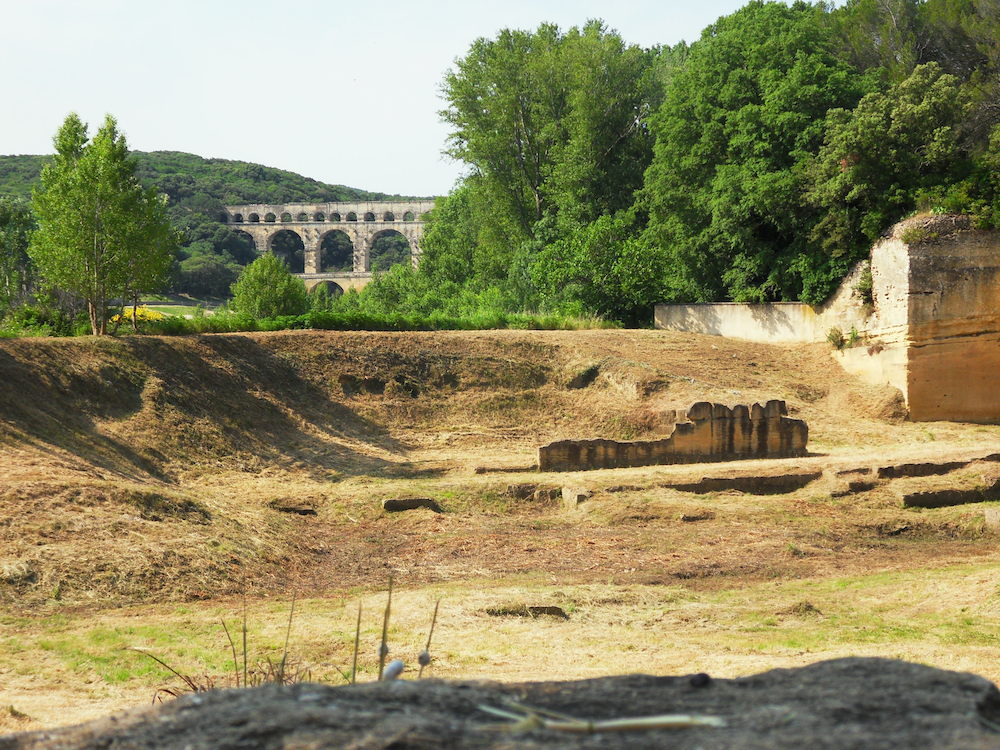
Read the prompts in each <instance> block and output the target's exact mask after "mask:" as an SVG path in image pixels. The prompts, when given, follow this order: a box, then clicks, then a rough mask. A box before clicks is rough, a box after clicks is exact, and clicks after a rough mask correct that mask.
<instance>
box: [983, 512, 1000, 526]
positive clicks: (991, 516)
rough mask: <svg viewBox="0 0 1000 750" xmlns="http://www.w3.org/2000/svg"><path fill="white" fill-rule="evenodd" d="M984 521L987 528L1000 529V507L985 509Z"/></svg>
mask: <svg viewBox="0 0 1000 750" xmlns="http://www.w3.org/2000/svg"><path fill="white" fill-rule="evenodd" d="M983 521H984V522H985V524H986V528H988V529H991V530H993V531H1000V507H994V508H987V509H986V510H984V511H983Z"/></svg>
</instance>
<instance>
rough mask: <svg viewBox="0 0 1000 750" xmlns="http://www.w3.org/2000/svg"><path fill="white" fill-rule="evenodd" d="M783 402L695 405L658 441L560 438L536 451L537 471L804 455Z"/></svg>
mask: <svg viewBox="0 0 1000 750" xmlns="http://www.w3.org/2000/svg"><path fill="white" fill-rule="evenodd" d="M787 413H788V412H787V409H786V407H785V402H784V401H768V402H767V403H766V404H765V405H763V406H761V405H760V404H753V405H752V406H749V407H748V406H744V405H742V404H740V405H738V406H735V407H733V408H731V409H730V408H729V407H728V406H724V405H722V404H710V403H707V402H699V403H696V404H694V405H693V406H692V407H691V408H690V409H688V410H687V419H688V421H682V422H677V423H676V424H675V425H674V431H673V433H672V434H671V435H670V436H669V437H667V438H663V439H662V440H637V441H630V442H619V441H616V440H604V439H598V440H558V441H556V442H554V443H549V444H548V445H543V446H541V447H540V448H539V449H538V468H539V469H540V470H541V471H579V470H588V469H614V468H620V467H625V466H652V465H657V464H676V463H694V462H700V461H730V460H736V459H747V458H779V457H788V456H803V455H805V454H806V442H807V441H808V438H809V430H808V427H807V426H806V423H805V422H803V421H802V420H800V419H789V418H788V417H787V416H785V415H786V414H787Z"/></svg>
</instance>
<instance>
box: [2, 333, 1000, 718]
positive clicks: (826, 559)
mask: <svg viewBox="0 0 1000 750" xmlns="http://www.w3.org/2000/svg"><path fill="white" fill-rule="evenodd" d="M594 367H596V368H597V373H598V374H597V376H596V378H595V379H594V381H593V382H592V383H591V384H590V385H589V386H587V387H585V388H572V387H569V385H571V384H572V380H573V378H574V377H575V376H576V375H578V374H579V373H580V372H581V371H583V370H586V369H590V368H594ZM0 379H2V380H3V382H5V383H6V384H8V387H7V388H5V389H4V390H3V391H2V392H0V573H2V575H0V708H2V707H3V706H7V705H13V706H14V709H15V713H10V712H9V711H8V712H6V713H3V712H0V727H5V728H8V729H17V728H25V727H26V726H27V725H28V724H29V722H30V723H31V725H32V726H38V725H52V724H55V723H65V722H67V721H71V720H74V721H75V720H82V719H84V718H89V717H92V716H96V715H98V714H101V713H104V712H106V711H108V710H110V709H113V708H118V707H124V706H126V705H131V704H133V703H136V702H145V701H147V700H149V699H150V698H151V697H152V693H153V691H154V690H155V689H156V687H157V686H159V685H161V684H163V683H164V681H165V680H166V675H164V674H163V673H162V672H161V671H159V670H158V669H157V668H156V665H155V664H152V663H151V662H149V660H145V659H142V658H141V657H138V655H136V654H131V652H128V653H130V654H131V655H130V656H125V655H124V654H125V653H126V652H122V651H121V647H122V646H123V645H138V646H146V647H149V648H152V649H154V650H155V651H156V652H157V653H158V655H161V656H163V657H164V658H168V661H170V662H171V663H175V662H176V663H177V665H178V666H179V667H181V668H183V669H184V670H186V671H190V672H192V673H197V674H201V673H202V672H205V673H207V674H209V675H211V676H212V677H213V678H215V679H216V680H219V681H222V682H224V681H225V680H226V679H228V677H227V675H228V674H229V671H230V667H229V664H228V660H229V656H228V645H227V644H226V642H225V640H224V635H223V634H222V631H221V629H220V627H219V626H218V624H217V621H218V617H219V616H226V617H227V618H228V619H229V622H230V624H232V623H233V622H235V620H236V619H237V616H236V612H237V610H238V609H239V604H238V602H239V593H240V592H241V591H242V590H244V589H246V590H248V591H249V592H250V599H251V617H250V620H251V624H252V625H253V627H254V628H255V632H254V635H253V638H254V642H255V644H257V645H259V647H260V648H261V649H263V650H265V651H268V650H273V649H274V648H277V647H278V646H279V645H280V642H281V640H282V638H283V633H284V630H283V628H284V624H285V619H284V618H285V615H286V614H287V606H288V601H289V599H290V592H291V591H292V590H293V589H294V590H296V591H298V592H299V594H300V596H302V597H304V601H303V602H302V605H301V611H300V614H299V615H297V617H296V621H295V628H294V631H293V643H294V644H295V653H296V654H297V655H298V657H299V658H300V659H302V660H304V661H305V662H306V663H309V664H312V665H314V673H315V676H317V677H322V678H324V679H331V680H334V681H336V680H339V679H340V677H339V676H338V672H337V671H336V667H338V666H339V667H341V668H343V667H345V666H347V665H348V663H349V655H348V651H349V642H350V640H351V639H352V638H353V618H354V617H355V615H356V610H355V609H354V607H355V605H356V602H357V601H358V599H359V598H360V599H361V600H363V603H364V606H365V611H366V612H367V613H368V614H367V615H366V620H365V632H364V638H365V640H366V642H367V644H368V650H367V652H366V654H367V655H366V660H365V661H364V663H363V666H364V668H365V669H366V670H367V671H366V672H365V674H366V675H370V674H371V673H372V670H373V666H372V664H373V660H374V649H375V646H376V645H377V634H376V631H377V629H378V627H379V624H378V621H377V620H378V613H379V611H380V606H381V605H380V601H381V599H380V597H381V596H382V594H381V593H380V590H381V589H382V588H384V585H385V582H386V580H387V578H388V575H389V573H390V572H395V574H396V576H397V580H398V581H399V582H400V584H401V587H402V588H401V591H400V594H399V599H398V606H397V608H396V612H397V615H396V617H395V618H394V624H393V647H394V650H395V653H394V655H400V656H403V657H404V658H406V659H407V661H409V662H411V663H412V662H413V660H414V658H415V656H416V654H417V653H418V651H419V650H420V648H422V643H423V639H424V638H425V637H426V629H427V627H428V625H429V619H430V613H431V610H432V608H433V602H434V600H436V599H437V598H438V597H441V598H442V599H443V600H444V601H443V604H442V609H441V616H440V620H439V623H438V630H437V634H436V636H435V646H434V648H433V649H432V651H433V652H434V654H435V657H436V658H437V661H436V662H435V664H434V666H433V668H432V670H431V674H432V675H433V676H438V677H486V678H491V679H504V680H516V679H569V678H573V677H583V676H594V675H598V674H612V673H620V672H632V671H645V672H659V673H671V672H692V671H708V672H710V673H713V674H718V675H719V676H730V675H736V674H746V673H750V672H754V671H760V670H762V669H766V668H770V667H773V666H787V665H792V664H803V663H808V662H811V661H815V660H818V659H820V658H826V657H830V656H836V655H847V654H879V655H886V656H901V657H904V658H910V659H914V660H918V661H924V662H926V663H930V664H934V665H935V666H940V667H945V668H952V669H969V670H972V671H977V672H979V673H981V674H984V675H986V676H988V677H990V678H992V679H996V678H998V677H1000V674H996V667H995V665H996V663H1000V662H998V661H997V657H998V656H1000V641H998V639H1000V633H998V632H997V626H996V624H995V623H996V622H997V621H998V620H997V618H996V615H997V614H998V613H997V606H998V604H997V603H998V591H997V588H996V584H995V583H993V581H994V580H995V579H996V572H997V571H996V563H995V562H994V555H995V549H996V542H997V536H996V534H995V532H993V531H991V530H989V529H987V528H985V527H984V523H983V506H982V504H975V505H969V506H959V507H954V508H941V509H935V510H916V509H906V508H903V507H902V505H901V502H900V495H901V493H902V492H912V491H916V490H922V489H931V488H944V487H960V486H978V485H981V484H983V483H984V482H986V481H988V480H989V479H991V478H993V477H995V476H996V470H997V467H998V464H996V463H992V462H985V463H982V462H980V463H971V464H969V465H968V466H966V467H964V468H961V469H959V470H957V471H953V472H950V473H948V474H946V475H944V476H930V477H920V478H905V479H896V480H892V481H891V482H883V483H880V484H878V486H876V487H874V488H872V489H870V490H866V491H862V492H858V493H855V494H851V495H847V496H843V497H835V496H834V495H835V494H836V493H837V492H838V491H840V490H842V489H843V487H844V484H845V480H843V479H842V478H838V477H837V476H836V472H837V471H843V470H847V469H856V468H870V467H874V466H883V465H890V464H894V463H904V462H915V461H938V462H940V461H944V460H960V461H969V460H971V459H974V458H977V457H981V456H985V455H987V454H990V453H995V452H998V451H1000V427H998V426H982V425H961V424H950V423H923V424H913V423H908V422H905V421H903V420H901V419H900V412H899V409H900V405H899V402H898V394H895V393H894V392H893V391H891V389H888V388H872V387H868V386H864V385H862V384H860V383H858V382H856V381H854V380H852V379H851V378H849V377H848V376H846V375H845V374H843V373H842V372H840V371H838V370H837V369H836V368H835V365H834V364H833V363H832V361H831V359H830V358H829V355H828V351H827V350H826V349H825V348H824V347H768V346H761V345H751V344H746V343H740V342H733V341H726V340H722V339H716V338H710V337H703V336H681V335H678V334H670V333H663V332H656V331H580V332H570V333H567V332H514V331H502V332H474V333H458V332H454V333H427V334H355V333H320V332H285V333H277V334H259V335H249V336H205V337H191V338H178V339H152V338H147V339H134V340H122V341H96V340H75V341H46V340H35V341H3V342H0ZM379 391H381V392H379ZM770 398H783V399H785V400H787V402H788V404H789V408H790V411H791V412H792V413H793V414H795V415H796V416H800V417H802V418H804V419H806V420H807V421H808V423H809V425H810V430H811V439H810V448H811V450H812V452H813V454H814V455H811V456H809V457H806V458H802V459H788V460H781V461H746V462H738V463H731V464H716V465H698V466H670V467H645V468H640V469H622V470H614V471H595V472H579V473H570V474H565V475H557V474H539V473H536V472H532V471H527V470H524V467H527V466H529V465H530V464H531V463H532V462H533V460H534V451H535V448H536V447H537V445H538V444H539V443H541V442H545V441H548V440H551V439H556V438H560V437H594V436H607V437H616V438H620V439H628V438H642V437H651V436H656V435H659V434H663V432H664V431H665V430H666V429H667V427H666V425H665V424H663V423H662V422H661V421H660V419H659V417H658V415H659V414H660V412H661V411H662V410H663V409H664V408H668V407H674V406H687V405H689V404H690V403H691V402H693V401H696V400H712V401H721V402H724V403H730V404H732V403H737V402H743V403H745V402H752V401H760V400H766V399H770ZM484 466H485V467H493V468H503V467H506V468H516V467H521V468H522V470H521V471H514V472H496V471H494V472H487V473H480V474H477V473H475V469H476V467H484ZM801 471H822V472H825V473H824V477H823V478H822V479H821V480H819V481H816V482H814V483H812V484H809V485H807V486H805V487H803V488H801V489H798V490H795V491H792V492H788V493H786V494H775V495H748V494H743V493H738V492H724V493H712V494H707V495H705V494H702V495H698V494H692V493H689V492H679V491H677V490H675V489H671V488H669V487H667V486H665V485H669V484H671V483H677V482H680V481H694V480H697V479H699V478H700V477H702V476H731V475H735V474H754V473H756V474H780V473H789V472H793V473H794V472H801ZM526 482H529V483H535V484H539V485H541V486H547V487H559V486H562V485H574V486H581V485H582V486H585V487H587V488H589V489H591V490H593V491H594V495H593V497H592V498H591V499H590V500H588V501H587V502H586V503H585V504H584V505H582V506H581V507H580V508H579V509H577V510H575V511H566V510H564V509H563V508H562V506H561V505H560V504H559V503H558V502H554V501H553V502H531V501H523V500H517V499H515V498H513V497H511V496H510V495H509V494H508V493H507V487H508V485H511V484H517V483H526ZM610 490H614V491H610ZM403 496H423V497H431V498H434V499H435V500H436V501H438V502H439V503H440V504H441V506H442V507H444V509H445V511H446V512H445V513H443V514H433V513H431V512H429V511H426V510H421V511H412V512H410V513H407V514H401V515H386V514H384V513H383V512H382V511H381V506H380V502H381V500H382V499H385V498H388V497H403ZM279 508H280V509H284V511H285V512H282V511H281V510H279ZM295 509H298V510H299V511H300V512H301V514H300V513H295V512H288V511H294V510H295ZM684 518H688V519H700V520H687V521H685V520H683V519H684ZM536 604H537V605H552V606H559V607H562V608H563V609H564V610H565V611H566V612H567V613H568V614H569V616H570V618H569V620H566V621H562V620H553V619H550V618H545V617H542V618H537V619H528V618H521V617H501V618H497V617H492V616H490V615H488V614H486V610H487V609H489V608H492V607H497V606H500V607H501V608H502V607H504V606H507V605H509V607H508V608H515V609H516V608H517V607H518V606H521V605H536ZM268 652H270V653H273V651H268ZM18 712H19V713H18ZM21 714H25V715H27V716H29V717H31V719H30V720H29V719H26V718H24V716H22V715H21Z"/></svg>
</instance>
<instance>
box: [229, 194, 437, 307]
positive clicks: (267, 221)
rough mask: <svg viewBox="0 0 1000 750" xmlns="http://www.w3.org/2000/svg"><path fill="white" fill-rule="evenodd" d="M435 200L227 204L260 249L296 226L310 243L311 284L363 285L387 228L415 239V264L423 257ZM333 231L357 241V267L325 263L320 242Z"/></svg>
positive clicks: (237, 225) (235, 224) (307, 277)
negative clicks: (423, 239)
mask: <svg viewBox="0 0 1000 750" xmlns="http://www.w3.org/2000/svg"><path fill="white" fill-rule="evenodd" d="M432 208H434V201H427V200H423V201H421V200H413V201H358V202H353V203H279V204H265V203H248V204H244V205H240V206H226V216H225V220H226V223H227V224H229V226H230V227H232V228H233V229H234V230H236V231H240V232H246V233H247V234H249V235H250V236H251V237H252V238H253V241H254V244H255V245H256V247H257V250H258V252H261V253H264V252H270V251H271V243H272V242H273V241H274V237H275V235H277V234H278V233H279V232H283V231H289V232H294V233H295V234H297V235H298V236H299V238H300V239H301V240H302V244H303V247H304V248H305V269H304V270H305V273H302V274H299V276H301V277H302V279H303V280H304V281H305V282H306V286H308V287H312V286H314V285H315V284H318V283H319V282H321V281H332V282H334V283H336V284H337V285H338V286H340V287H341V288H343V289H352V288H353V289H360V288H362V287H363V286H365V285H366V284H367V283H368V281H369V280H370V279H371V276H372V274H371V249H372V245H373V244H374V242H375V240H376V239H378V238H379V236H381V235H383V234H386V233H387V232H398V233H399V234H401V235H403V236H404V237H405V238H406V240H407V242H409V244H410V254H411V257H412V259H413V265H417V263H418V262H419V259H420V239H421V237H422V236H423V232H424V214H426V213H427V212H428V211H430V210H431V209H432ZM331 232H342V233H343V234H345V235H347V238H348V239H349V240H350V241H351V245H352V246H353V247H354V263H353V269H352V270H350V271H328V270H327V269H324V268H323V267H322V266H321V263H320V245H322V243H323V239H324V238H325V237H326V236H327V235H328V234H330V233H331Z"/></svg>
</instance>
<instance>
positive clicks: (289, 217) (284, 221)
mask: <svg viewBox="0 0 1000 750" xmlns="http://www.w3.org/2000/svg"><path fill="white" fill-rule="evenodd" d="M291 220H292V215H291V214H290V213H288V211H285V213H283V214H282V215H281V223H282V224H287V223H288V222H290V221H291Z"/></svg>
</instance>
